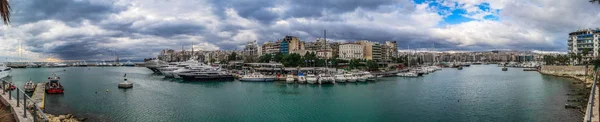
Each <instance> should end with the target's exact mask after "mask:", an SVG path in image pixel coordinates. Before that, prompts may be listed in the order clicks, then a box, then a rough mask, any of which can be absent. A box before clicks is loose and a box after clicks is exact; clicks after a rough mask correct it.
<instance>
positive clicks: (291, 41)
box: [279, 36, 304, 54]
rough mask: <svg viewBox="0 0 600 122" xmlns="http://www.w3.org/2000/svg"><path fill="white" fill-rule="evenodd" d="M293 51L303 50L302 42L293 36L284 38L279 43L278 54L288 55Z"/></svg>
mask: <svg viewBox="0 0 600 122" xmlns="http://www.w3.org/2000/svg"><path fill="white" fill-rule="evenodd" d="M295 50H304V42H302V41H300V39H298V37H295V36H285V38H283V40H281V43H280V48H279V51H280V53H282V54H288V53H291V52H292V51H295Z"/></svg>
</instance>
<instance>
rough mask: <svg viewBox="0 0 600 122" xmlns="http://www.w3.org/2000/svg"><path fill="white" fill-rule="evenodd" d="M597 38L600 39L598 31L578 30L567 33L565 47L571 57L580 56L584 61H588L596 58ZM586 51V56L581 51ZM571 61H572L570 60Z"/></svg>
mask: <svg viewBox="0 0 600 122" xmlns="http://www.w3.org/2000/svg"><path fill="white" fill-rule="evenodd" d="M598 38H600V29H599V28H596V29H579V30H577V31H575V32H571V33H569V38H568V40H567V45H568V49H569V53H570V54H573V55H582V57H583V58H584V60H589V59H591V58H593V57H596V56H598V50H600V49H599V47H598V46H599V45H598V43H599V42H598ZM584 50H587V51H590V52H587V55H583V54H585V53H584V52H583V51H584ZM571 60H573V59H571ZM573 62H576V63H578V62H577V60H573Z"/></svg>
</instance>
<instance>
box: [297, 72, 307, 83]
mask: <svg viewBox="0 0 600 122" xmlns="http://www.w3.org/2000/svg"><path fill="white" fill-rule="evenodd" d="M298 83H306V76H304V73H298Z"/></svg>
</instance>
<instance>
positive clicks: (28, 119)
mask: <svg viewBox="0 0 600 122" xmlns="http://www.w3.org/2000/svg"><path fill="white" fill-rule="evenodd" d="M0 96H2V97H1V99H0V100H2V104H8V105H10V106H11V109H12V111H14V113H15V114H14V115H13V116H14V118H15V119H16V120H17V121H18V122H33V118H34V117H33V116H32V115H31V113H29V111H25V110H24V109H23V102H22V101H23V99H24V98H23V97H20V98H19V99H20V100H19V105H18V106H19V107H17V99H16V98H15V97H14V96H10V95H9V93H8V92H6V93H2V91H0ZM9 97H12V98H10V99H9ZM23 114H26V116H23Z"/></svg>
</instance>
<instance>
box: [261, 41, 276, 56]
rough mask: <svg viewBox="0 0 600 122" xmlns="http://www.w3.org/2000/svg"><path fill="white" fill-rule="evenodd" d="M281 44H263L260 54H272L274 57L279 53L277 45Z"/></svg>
mask: <svg viewBox="0 0 600 122" xmlns="http://www.w3.org/2000/svg"><path fill="white" fill-rule="evenodd" d="M280 43H281V42H279V44H277V43H273V42H271V41H268V42H265V43H264V44H263V45H262V46H261V47H262V50H261V51H262V54H272V55H274V54H275V53H279V50H280V49H279V45H280Z"/></svg>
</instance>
